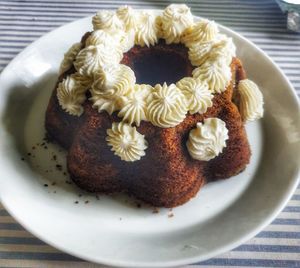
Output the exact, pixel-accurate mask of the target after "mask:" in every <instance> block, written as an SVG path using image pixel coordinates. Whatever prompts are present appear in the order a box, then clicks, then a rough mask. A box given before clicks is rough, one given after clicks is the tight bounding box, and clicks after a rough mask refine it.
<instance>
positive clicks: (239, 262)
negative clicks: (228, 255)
mask: <svg viewBox="0 0 300 268" xmlns="http://www.w3.org/2000/svg"><path fill="white" fill-rule="evenodd" d="M197 264H200V265H216V266H250V267H290V268H291V267H294V268H296V267H300V261H295V260H268V259H252V258H251V259H225V258H214V259H210V260H208V261H204V262H200V263H197Z"/></svg>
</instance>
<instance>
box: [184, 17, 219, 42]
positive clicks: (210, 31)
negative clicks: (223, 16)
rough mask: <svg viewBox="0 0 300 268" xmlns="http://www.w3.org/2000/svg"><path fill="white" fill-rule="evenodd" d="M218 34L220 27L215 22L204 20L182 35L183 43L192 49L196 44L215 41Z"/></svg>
mask: <svg viewBox="0 0 300 268" xmlns="http://www.w3.org/2000/svg"><path fill="white" fill-rule="evenodd" d="M218 32H219V29H218V26H217V24H216V23H215V22H214V21H209V20H205V19H202V20H200V21H198V22H197V23H195V24H194V25H193V26H192V27H189V28H187V29H186V30H185V31H184V32H183V33H182V37H181V42H182V43H184V44H185V45H186V46H187V47H190V46H192V45H193V44H195V43H199V42H209V41H213V40H214V39H215V38H216V37H217V34H218Z"/></svg>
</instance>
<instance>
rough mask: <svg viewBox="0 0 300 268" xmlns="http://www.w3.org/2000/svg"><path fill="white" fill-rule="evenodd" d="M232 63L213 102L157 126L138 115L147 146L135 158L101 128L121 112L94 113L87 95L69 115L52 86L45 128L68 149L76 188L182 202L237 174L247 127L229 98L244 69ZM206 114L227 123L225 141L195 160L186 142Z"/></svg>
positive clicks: (246, 150) (244, 157)
mask: <svg viewBox="0 0 300 268" xmlns="http://www.w3.org/2000/svg"><path fill="white" fill-rule="evenodd" d="M84 40H85V39H83V43H84ZM159 46H161V47H163V48H164V49H169V48H166V46H164V45H163V44H159V45H157V46H156V47H155V48H152V50H159V49H160V48H159ZM176 47H177V48H176ZM172 49H173V50H177V52H178V53H179V54H180V55H181V56H182V55H184V56H182V57H183V59H184V60H186V58H187V57H186V54H184V53H186V51H185V48H184V47H183V46H181V47H180V45H173V48H172ZM143 50H145V51H146V49H141V48H138V47H135V48H133V49H132V50H131V51H130V52H129V53H127V54H126V55H125V56H124V58H123V63H124V64H127V65H131V67H133V68H136V66H133V65H134V64H133V62H131V61H130V59H131V58H132V57H133V54H134V53H141V52H139V51H143ZM148 50H149V49H148ZM145 53H148V52H145ZM153 53H154V52H153ZM180 55H179V56H180ZM181 56H180V57H181ZM135 58H136V57H135ZM231 69H232V81H231V84H230V85H229V86H228V88H227V90H226V91H225V92H224V93H222V94H217V95H215V97H214V99H213V106H212V107H211V108H209V109H208V111H207V112H206V113H205V114H203V115H200V114H194V115H190V114H188V115H187V117H186V118H185V120H184V121H183V122H182V123H181V124H179V125H178V126H176V127H174V128H159V127H156V126H154V125H152V124H151V123H149V122H144V121H143V122H142V123H141V126H140V127H138V128H137V130H138V131H139V132H140V133H141V134H144V135H145V136H146V139H147V141H148V144H149V146H148V149H147V150H146V155H145V156H144V157H142V158H141V160H139V161H136V162H125V161H121V160H120V158H119V157H118V156H115V155H114V153H113V152H112V151H111V150H110V147H109V146H108V145H107V142H106V140H105V138H106V136H107V134H106V130H107V129H108V128H111V125H112V122H115V121H120V118H118V117H117V116H116V115H112V116H110V115H108V114H107V113H106V112H103V113H98V112H97V110H96V109H93V108H92V104H91V102H89V101H86V102H85V103H84V110H85V111H84V114H83V115H82V116H81V117H75V116H70V115H68V114H67V113H66V112H64V111H63V110H62V109H61V107H60V105H59V104H58V101H57V98H56V90H54V92H53V95H52V97H51V99H50V102H49V105H48V109H47V114H46V130H47V133H48V135H49V136H50V137H51V138H52V139H54V140H55V141H56V142H58V143H59V144H60V145H62V146H63V147H65V148H66V149H67V150H68V156H67V165H68V170H69V173H70V175H71V178H72V179H73V180H74V182H75V183H76V184H77V185H78V186H79V187H80V188H82V189H85V190H87V191H90V192H100V193H111V192H117V191H127V192H128V193H130V194H132V195H134V196H135V197H137V198H139V199H141V200H144V201H146V202H147V203H150V204H152V205H154V206H163V207H174V206H178V205H181V204H183V203H185V202H187V201H188V200H189V199H190V198H192V197H193V196H195V195H196V193H197V192H198V190H199V189H200V187H201V186H202V185H203V184H205V183H207V182H209V181H212V180H216V179H224V178H228V177H231V176H233V175H236V174H238V173H239V172H241V171H242V170H244V168H245V167H246V165H247V164H248V163H249V159H250V155H251V153H250V147H249V144H248V140H247V136H246V132H245V129H244V125H243V122H242V120H241V116H240V113H239V111H238V109H237V107H236V105H235V104H234V102H233V101H232V98H233V95H234V92H235V88H236V85H237V83H238V81H239V80H241V79H244V78H245V72H244V70H243V67H242V64H241V62H240V60H239V59H237V58H235V59H233V61H232V64H231ZM191 71H192V67H191V65H190V63H189V62H188V61H187V63H186V65H185V68H184V69H182V70H180V72H182V73H183V75H184V76H189V75H190V74H191ZM70 72H72V70H70V71H69V73H70ZM135 72H136V70H135ZM62 77H63V76H62ZM62 77H60V79H62ZM137 79H139V77H138V74H137ZM150 82H151V81H150ZM209 117H218V118H220V119H222V120H223V121H224V122H225V123H226V127H227V129H228V131H229V139H228V140H227V142H226V144H227V147H226V148H224V150H223V152H222V153H221V154H220V155H219V156H217V157H216V158H214V159H213V160H211V161H208V162H205V161H197V160H194V159H192V158H191V157H190V155H189V153H188V151H187V148H186V145H185V144H186V141H187V139H188V133H189V131H190V130H191V129H192V128H194V127H195V126H196V123H197V122H201V121H203V120H204V119H205V118H209Z"/></svg>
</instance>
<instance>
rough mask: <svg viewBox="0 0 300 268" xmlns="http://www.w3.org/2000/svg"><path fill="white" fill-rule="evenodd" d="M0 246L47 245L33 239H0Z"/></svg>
mask: <svg viewBox="0 0 300 268" xmlns="http://www.w3.org/2000/svg"><path fill="white" fill-rule="evenodd" d="M0 244H16V245H47V244H46V243H45V242H43V241H41V240H39V239H37V238H35V237H0Z"/></svg>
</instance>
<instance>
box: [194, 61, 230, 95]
mask: <svg viewBox="0 0 300 268" xmlns="http://www.w3.org/2000/svg"><path fill="white" fill-rule="evenodd" d="M193 77H194V78H198V79H200V80H202V81H206V83H207V84H208V87H209V89H210V90H211V91H212V92H213V93H221V92H223V91H225V90H226V88H227V86H228V84H229V83H230V80H231V69H230V67H229V66H228V64H226V62H225V60H221V59H220V60H216V61H206V62H205V63H204V64H202V65H201V66H199V67H198V68H196V69H194V70H193Z"/></svg>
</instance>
